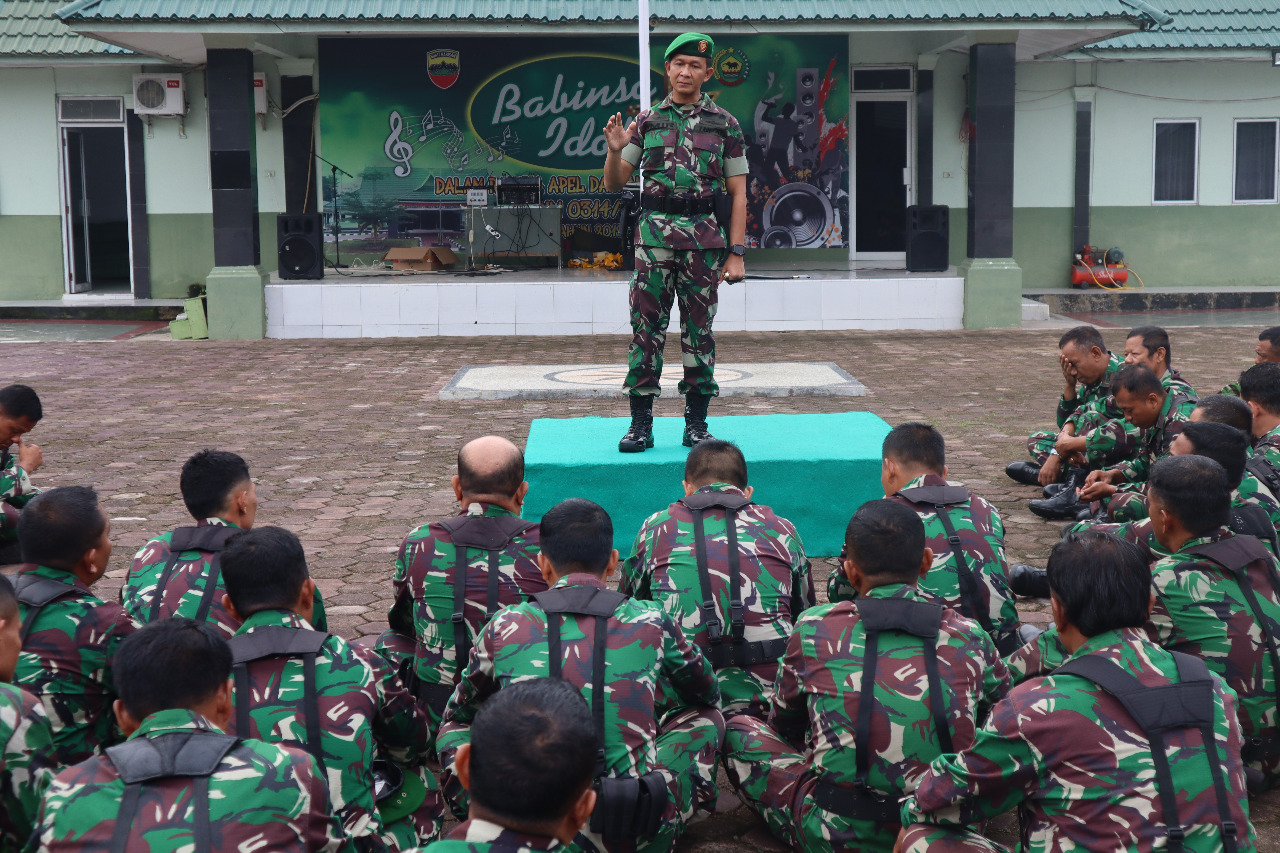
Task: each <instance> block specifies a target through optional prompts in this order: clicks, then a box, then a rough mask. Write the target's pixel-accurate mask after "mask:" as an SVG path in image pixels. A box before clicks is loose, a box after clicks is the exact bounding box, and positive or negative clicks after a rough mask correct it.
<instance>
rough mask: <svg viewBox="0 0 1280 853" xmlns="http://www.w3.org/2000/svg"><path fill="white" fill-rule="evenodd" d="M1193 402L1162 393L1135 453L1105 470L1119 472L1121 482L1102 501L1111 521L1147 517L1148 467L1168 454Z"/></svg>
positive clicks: (1186, 419)
mask: <svg viewBox="0 0 1280 853" xmlns="http://www.w3.org/2000/svg"><path fill="white" fill-rule="evenodd" d="M1194 408H1195V400H1187V399H1186V398H1185V397H1179V396H1176V395H1174V394H1166V395H1165V398H1164V405H1163V406H1162V407H1161V409H1160V414H1159V415H1158V416H1157V417H1156V422H1155V424H1154V425H1153V426H1151V427H1149V428H1147V429H1144V430H1142V440H1141V443H1140V444H1139V446H1138V451H1137V453H1136V454H1135V455H1134V456H1133V457H1132V458H1130V459H1127V460H1125V461H1124V462H1121V463H1120V464H1118V465H1113V466H1111V468H1109V469H1108V470H1111V471H1119V472H1120V474H1121V476H1122V478H1123V480H1124V482H1122V483H1120V484H1119V488H1118V491H1116V492H1115V494H1113V495H1112V496H1111V497H1110V498H1108V499H1106V500H1105V501H1104V504H1105V505H1106V507H1107V514H1108V515H1109V516H1110V517H1111V520H1112V521H1137V520H1138V519H1142V518H1146V517H1147V497H1146V483H1147V475H1148V474H1149V473H1150V472H1151V466H1152V465H1154V464H1156V462H1158V461H1159V460H1161V459H1163V458H1165V457H1166V456H1168V455H1169V446H1170V445H1171V444H1173V440H1174V439H1175V438H1177V437H1178V434H1179V433H1181V432H1182V425H1183V424H1185V423H1187V421H1188V420H1190V417H1191V410H1192V409H1194Z"/></svg>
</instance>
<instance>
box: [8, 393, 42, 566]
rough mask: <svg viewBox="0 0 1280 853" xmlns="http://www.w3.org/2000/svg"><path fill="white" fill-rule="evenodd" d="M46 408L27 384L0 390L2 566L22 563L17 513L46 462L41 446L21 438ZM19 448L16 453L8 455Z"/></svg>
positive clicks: (38, 419) (31, 490)
mask: <svg viewBox="0 0 1280 853" xmlns="http://www.w3.org/2000/svg"><path fill="white" fill-rule="evenodd" d="M42 417H44V409H43V408H42V407H41V405H40V398H39V397H38V396H37V395H36V392H35V391H33V390H32V389H30V388H28V387H27V386H26V385H9V386H7V387H5V388H0V566H8V565H12V564H14V563H21V562H22V554H21V551H20V549H19V548H18V513H19V512H20V511H21V510H22V507H23V506H25V505H26V503H27V501H29V500H31V498H32V497H34V496H35V494H36V493H37V490H36V489H35V488H34V487H33V486H32V485H31V480H30V479H28V477H29V475H31V474H34V473H35V470H36V469H37V468H39V467H40V466H41V465H42V464H43V463H44V453H43V452H42V451H41V450H40V445H38V444H26V443H25V442H23V440H22V436H24V435H26V434H27V433H29V432H31V430H33V429H35V427H36V424H37V423H39V421H40V418H42ZM15 443H16V444H17V445H18V452H17V454H13V453H10V452H9V448H10V446H12V445H13V444H15Z"/></svg>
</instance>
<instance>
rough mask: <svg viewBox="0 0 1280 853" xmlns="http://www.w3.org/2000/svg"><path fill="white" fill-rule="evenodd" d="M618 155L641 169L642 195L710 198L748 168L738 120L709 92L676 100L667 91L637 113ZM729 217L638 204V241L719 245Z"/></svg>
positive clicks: (706, 246)
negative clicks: (663, 210) (668, 211)
mask: <svg viewBox="0 0 1280 853" xmlns="http://www.w3.org/2000/svg"><path fill="white" fill-rule="evenodd" d="M622 159H623V160H625V161H626V162H628V163H630V164H631V165H632V166H637V167H639V169H640V170H641V171H642V174H643V179H644V186H643V191H644V193H645V194H646V195H657V196H680V197H688V198H705V199H710V198H711V197H712V196H713V194H714V193H716V192H722V191H724V190H725V186H726V180H727V179H728V178H732V177H735V176H737V175H745V174H747V171H748V168H747V155H746V148H745V145H744V141H743V137H742V128H740V127H739V126H738V120H737V119H735V118H734V117H733V116H732V115H730V114H729V112H728V111H727V110H725V109H723V108H722V107H719V106H716V103H715V101H713V100H712V99H711V96H710V95H705V94H704V95H703V96H702V98H701V100H699V101H697V102H696V103H693V104H683V105H681V104H676V103H673V102H672V100H671V96H670V95H668V96H667V97H666V98H664V99H663V100H662V102H661V103H659V104H657V105H655V106H653V107H652V108H651V109H648V110H645V111H644V112H642V113H640V115H639V116H637V117H636V121H635V129H634V130H632V132H631V139H630V141H629V142H628V143H627V145H626V147H625V148H623V149H622ZM727 231H728V223H717V221H716V219H715V218H714V217H713V216H710V215H694V216H680V215H675V214H671V215H668V214H666V213H660V212H658V211H654V210H641V211H640V217H639V222H638V224H637V231H636V245H637V246H665V247H666V248H668V249H719V248H724V246H726V245H727V244H726V242H725V234H726V233H727Z"/></svg>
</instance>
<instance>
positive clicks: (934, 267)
mask: <svg viewBox="0 0 1280 853" xmlns="http://www.w3.org/2000/svg"><path fill="white" fill-rule="evenodd" d="M950 220H951V208H949V207H947V206H946V205H945V204H927V205H926V204H913V205H911V206H910V207H908V208H907V271H908V272H943V271H944V270H946V268H947V266H948V262H949V261H950V258H951V222H950Z"/></svg>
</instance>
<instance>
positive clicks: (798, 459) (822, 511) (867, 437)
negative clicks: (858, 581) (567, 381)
mask: <svg viewBox="0 0 1280 853" xmlns="http://www.w3.org/2000/svg"><path fill="white" fill-rule="evenodd" d="M629 423H630V420H629V419H628V418H568V419H556V418H538V419H536V420H534V421H533V423H532V424H531V425H530V427H529V440H528V443H527V444H526V446H525V479H527V480H528V481H529V495H528V498H527V499H526V501H525V505H524V512H523V515H524V517H525V518H528V519H530V520H538V519H540V518H542V516H543V514H544V513H545V512H546V511H547V510H549V509H550V508H551V507H553V506H555V505H556V504H557V503H559V502H560V501H562V500H565V499H566V498H573V497H578V498H588V499H590V500H593V501H595V502H596V503H598V504H600V505H601V506H603V507H604V508H605V509H606V510H608V512H609V515H610V517H611V518H612V519H613V530H614V547H616V548H617V549H618V551H619V553H620V554H621V555H622V558H623V559H626V556H627V554H629V553H630V550H631V545H632V542H633V541H634V540H635V536H636V533H638V532H639V530H640V525H641V524H642V523H644V520H645V519H646V518H648V517H649V516H650V515H652V514H653V513H655V512H657V511H658V510H660V509H664V508H665V507H666V506H667V505H668V504H670V503H672V502H673V501H676V500H679V499H680V497H682V496H683V494H684V491H683V489H682V488H681V485H680V483H681V480H683V479H684V461H685V457H686V456H687V455H688V453H689V450H688V448H686V447H684V446H683V445H681V443H680V439H681V435H682V432H683V429H684V419H683V418H655V419H654V439H655V442H656V446H655V447H654V448H653V449H652V450H646V451H645V452H644V453H619V452H618V439H619V438H621V437H622V435H623V433H625V432H626V431H627V426H628V424H629ZM708 424H709V425H710V427H711V432H712V433H713V434H714V435H715V436H716V437H717V438H723V439H727V440H729V441H732V442H734V443H735V444H737V445H738V446H739V447H741V448H742V452H743V454H744V455H745V456H746V458H747V471H748V476H749V479H750V484H751V485H752V486H754V487H755V495H754V498H755V499H756V500H758V501H759V502H760V503H763V504H767V505H768V506H771V507H773V509H774V511H775V512H777V513H778V514H779V515H781V516H783V517H785V518H788V519H790V520H791V522H792V523H793V524H795V525H796V529H797V530H798V531H799V533H800V537H801V539H802V540H803V541H804V545H805V551H806V552H807V553H808V554H809V556H810V557H830V556H835V555H837V554H839V553H840V548H841V545H842V544H843V541H844V528H845V525H846V524H848V523H849V517H850V516H851V515H853V512H854V510H856V509H857V508H858V507H859V506H861V505H862V504H863V503H865V502H866V501H869V500H874V499H876V498H879V497H882V496H883V492H882V491H881V487H880V445H881V444H882V443H883V441H884V437H885V436H886V435H887V434H888V432H889V425H888V424H887V423H885V422H884V421H883V420H881V419H880V418H879V417H878V416H877V415H874V414H872V413H870V412H846V413H841V414H819V415H745V416H740V417H723V418H716V417H712V418H710V419H708Z"/></svg>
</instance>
